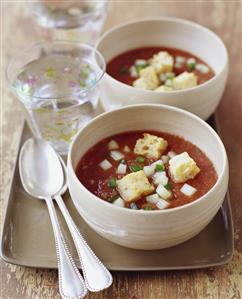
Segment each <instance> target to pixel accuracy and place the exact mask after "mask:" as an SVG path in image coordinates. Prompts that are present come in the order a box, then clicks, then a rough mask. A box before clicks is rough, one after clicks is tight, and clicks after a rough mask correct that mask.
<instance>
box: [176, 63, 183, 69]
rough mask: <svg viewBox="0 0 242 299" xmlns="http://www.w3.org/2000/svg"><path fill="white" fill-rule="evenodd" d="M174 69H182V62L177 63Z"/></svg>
mask: <svg viewBox="0 0 242 299" xmlns="http://www.w3.org/2000/svg"><path fill="white" fill-rule="evenodd" d="M174 67H175V68H177V69H180V68H182V64H181V63H180V62H176V63H175V64H174Z"/></svg>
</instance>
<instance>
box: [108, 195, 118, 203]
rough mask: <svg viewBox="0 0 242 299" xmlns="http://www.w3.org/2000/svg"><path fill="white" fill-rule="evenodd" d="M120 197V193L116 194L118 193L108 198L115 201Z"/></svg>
mask: <svg viewBox="0 0 242 299" xmlns="http://www.w3.org/2000/svg"><path fill="white" fill-rule="evenodd" d="M118 198H119V195H118V194H116V195H113V196H112V197H110V198H109V199H108V201H109V202H114V201H115V200H116V199H118Z"/></svg>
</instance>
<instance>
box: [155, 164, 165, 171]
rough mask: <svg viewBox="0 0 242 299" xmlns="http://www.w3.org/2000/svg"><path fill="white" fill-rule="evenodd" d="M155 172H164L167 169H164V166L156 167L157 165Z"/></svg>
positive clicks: (158, 165)
mask: <svg viewBox="0 0 242 299" xmlns="http://www.w3.org/2000/svg"><path fill="white" fill-rule="evenodd" d="M155 170H156V171H164V170H165V167H164V165H161V164H156V165H155Z"/></svg>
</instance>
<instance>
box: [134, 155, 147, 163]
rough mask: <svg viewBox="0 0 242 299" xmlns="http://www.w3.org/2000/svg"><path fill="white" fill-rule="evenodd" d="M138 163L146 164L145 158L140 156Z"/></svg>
mask: <svg viewBox="0 0 242 299" xmlns="http://www.w3.org/2000/svg"><path fill="white" fill-rule="evenodd" d="M136 162H138V163H144V162H145V158H144V157H140V156H139V157H137V158H136Z"/></svg>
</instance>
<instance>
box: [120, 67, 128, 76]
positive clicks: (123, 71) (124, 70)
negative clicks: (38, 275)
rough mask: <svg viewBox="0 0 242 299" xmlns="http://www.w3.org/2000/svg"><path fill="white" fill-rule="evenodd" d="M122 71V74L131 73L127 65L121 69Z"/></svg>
mask: <svg viewBox="0 0 242 299" xmlns="http://www.w3.org/2000/svg"><path fill="white" fill-rule="evenodd" d="M120 73H121V74H122V75H127V74H128V73H129V69H128V68H127V67H126V66H124V67H122V68H121V69H120Z"/></svg>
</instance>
